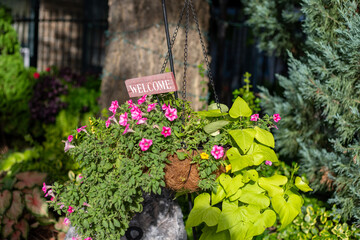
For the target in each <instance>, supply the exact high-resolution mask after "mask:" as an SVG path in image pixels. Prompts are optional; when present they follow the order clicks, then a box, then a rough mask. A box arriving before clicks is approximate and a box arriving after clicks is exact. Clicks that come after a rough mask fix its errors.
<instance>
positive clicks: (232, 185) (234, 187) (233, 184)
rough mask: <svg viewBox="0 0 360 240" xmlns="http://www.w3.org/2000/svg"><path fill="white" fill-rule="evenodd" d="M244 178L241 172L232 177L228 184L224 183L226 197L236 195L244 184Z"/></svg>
mask: <svg viewBox="0 0 360 240" xmlns="http://www.w3.org/2000/svg"><path fill="white" fill-rule="evenodd" d="M242 178H243V176H242V175H240V174H239V175H237V176H235V177H234V178H232V179H231V181H229V182H227V185H226V186H224V185H223V187H224V189H225V192H226V197H230V196H232V195H234V194H235V193H236V192H237V191H238V190H239V188H241V187H242V186H244V183H243V181H242Z"/></svg>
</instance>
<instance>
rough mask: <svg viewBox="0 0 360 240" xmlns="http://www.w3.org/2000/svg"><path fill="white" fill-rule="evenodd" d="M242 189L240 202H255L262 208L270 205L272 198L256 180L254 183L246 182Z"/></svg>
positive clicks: (254, 203)
mask: <svg viewBox="0 0 360 240" xmlns="http://www.w3.org/2000/svg"><path fill="white" fill-rule="evenodd" d="M241 190H242V192H241V196H240V198H239V201H240V202H243V203H247V204H253V205H256V206H259V207H260V208H261V209H265V208H267V207H268V206H269V205H270V199H269V198H268V197H267V196H266V195H265V190H264V189H262V188H261V187H259V185H258V184H257V183H256V182H255V183H254V184H246V186H245V187H243V188H242V189H241Z"/></svg>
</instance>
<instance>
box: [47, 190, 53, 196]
mask: <svg viewBox="0 0 360 240" xmlns="http://www.w3.org/2000/svg"><path fill="white" fill-rule="evenodd" d="M49 195H50V196H54V193H53V191H52V189H50V190H49V191H48V192H47V193H46V194H45V197H47V196H49Z"/></svg>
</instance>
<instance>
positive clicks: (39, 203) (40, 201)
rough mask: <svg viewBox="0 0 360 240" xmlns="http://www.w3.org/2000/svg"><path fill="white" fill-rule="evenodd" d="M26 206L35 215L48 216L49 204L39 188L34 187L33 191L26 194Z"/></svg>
mask: <svg viewBox="0 0 360 240" xmlns="http://www.w3.org/2000/svg"><path fill="white" fill-rule="evenodd" d="M25 206H26V208H27V209H28V210H29V211H30V212H31V213H32V214H34V215H35V216H39V217H45V216H48V205H47V203H46V202H45V198H44V196H43V194H41V193H40V190H39V189H38V188H34V189H33V190H32V192H31V193H27V194H25Z"/></svg>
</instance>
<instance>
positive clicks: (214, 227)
mask: <svg viewBox="0 0 360 240" xmlns="http://www.w3.org/2000/svg"><path fill="white" fill-rule="evenodd" d="M210 111H212V110H210ZM251 114H252V111H251V109H250V108H249V107H248V105H247V104H246V103H245V101H244V100H243V99H241V98H237V99H236V100H235V102H234V104H233V106H232V107H231V109H230V110H229V114H228V115H227V121H228V122H229V123H228V124H224V120H220V119H221V118H222V117H221V116H217V117H220V119H216V120H215V122H212V123H210V124H214V123H218V125H217V126H218V127H219V129H217V131H219V130H221V131H222V132H219V134H222V135H224V136H226V135H228V137H227V138H224V139H227V142H226V144H228V145H230V146H232V147H231V148H230V149H228V150H227V153H226V154H227V157H228V161H229V165H228V166H231V167H229V168H227V169H228V170H229V169H231V172H230V171H227V173H223V174H221V175H220V176H219V177H218V178H217V179H216V183H217V188H216V189H213V190H212V191H211V194H209V193H202V194H200V195H198V196H197V197H196V198H195V203H194V207H193V209H192V210H191V212H190V214H189V216H188V219H187V222H186V227H187V228H190V227H195V226H198V225H202V224H203V223H204V224H203V226H204V227H203V229H202V235H201V238H200V239H203V240H205V239H252V238H253V237H254V236H256V235H260V234H262V233H263V232H264V231H265V229H266V228H269V227H271V226H273V225H274V224H275V222H276V220H277V216H278V217H279V219H280V222H281V225H282V227H281V228H284V227H285V226H287V225H289V224H290V223H291V222H292V221H293V220H294V218H295V217H296V216H297V215H298V214H299V213H300V212H301V207H302V205H303V199H302V197H301V196H300V194H299V193H298V192H297V191H298V190H299V189H298V186H299V187H300V189H303V190H306V191H307V190H308V188H309V186H307V184H306V183H305V182H303V181H302V180H301V181H299V180H298V179H296V182H295V184H294V180H295V179H294V177H293V175H291V177H290V181H288V177H286V176H283V175H280V174H275V175H272V176H270V177H267V175H268V174H267V173H266V171H264V172H265V174H263V171H262V169H264V167H266V166H265V163H264V162H265V160H266V161H271V163H274V165H275V164H277V162H278V159H277V156H276V154H275V152H274V151H273V150H272V148H274V144H275V142H274V138H273V135H272V134H271V133H270V132H269V131H268V130H269V127H271V126H273V124H272V123H271V122H270V119H269V116H266V120H263V119H258V120H257V121H256V123H251V122H250V121H249V118H248V117H250V115H251ZM209 116H210V117H213V113H211V114H210V115H208V117H209ZM264 119H265V118H264ZM220 123H221V124H220ZM206 126H208V125H206ZM206 126H205V127H206ZM259 126H261V127H263V128H265V129H266V130H265V129H263V128H260V127H259ZM270 203H271V207H270Z"/></svg>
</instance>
